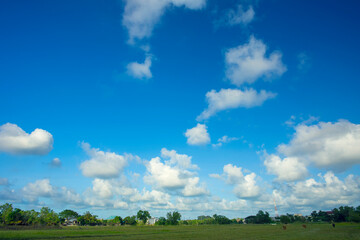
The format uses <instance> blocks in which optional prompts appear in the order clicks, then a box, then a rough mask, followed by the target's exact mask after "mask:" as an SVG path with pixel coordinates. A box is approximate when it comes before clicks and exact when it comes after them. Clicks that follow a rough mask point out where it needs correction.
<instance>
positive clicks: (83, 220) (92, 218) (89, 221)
mask: <svg viewBox="0 0 360 240" xmlns="http://www.w3.org/2000/svg"><path fill="white" fill-rule="evenodd" d="M77 220H78V222H79V224H80V225H90V226H94V225H97V224H99V221H98V220H97V216H96V215H92V214H91V213H90V212H89V211H87V212H85V213H84V215H82V216H79V217H78V219H77Z"/></svg>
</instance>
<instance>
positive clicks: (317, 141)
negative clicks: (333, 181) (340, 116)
mask: <svg viewBox="0 0 360 240" xmlns="http://www.w3.org/2000/svg"><path fill="white" fill-rule="evenodd" d="M359 146H360V124H353V123H350V122H348V121H345V120H340V121H338V122H335V123H331V122H320V123H318V124H314V125H309V126H307V125H305V124H300V125H297V126H296V127H295V134H294V136H293V138H292V139H291V141H290V143H289V144H281V145H279V146H278V152H279V153H281V154H284V155H285V156H287V157H296V158H297V159H298V161H299V162H303V163H306V164H314V165H315V166H317V167H320V168H330V169H334V170H340V171H342V170H345V169H347V168H350V167H351V166H353V165H355V164H360V147H359Z"/></svg>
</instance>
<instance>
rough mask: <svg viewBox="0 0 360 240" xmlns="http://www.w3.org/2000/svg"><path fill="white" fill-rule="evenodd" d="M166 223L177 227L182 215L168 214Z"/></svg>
mask: <svg viewBox="0 0 360 240" xmlns="http://www.w3.org/2000/svg"><path fill="white" fill-rule="evenodd" d="M166 219H167V220H166V221H167V224H169V225H177V224H178V223H179V220H180V219H181V214H180V213H179V212H177V211H174V212H168V213H167V214H166Z"/></svg>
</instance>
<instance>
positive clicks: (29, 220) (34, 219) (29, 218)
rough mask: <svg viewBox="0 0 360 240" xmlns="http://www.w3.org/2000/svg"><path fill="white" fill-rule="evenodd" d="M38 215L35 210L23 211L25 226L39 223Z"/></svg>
mask: <svg viewBox="0 0 360 240" xmlns="http://www.w3.org/2000/svg"><path fill="white" fill-rule="evenodd" d="M39 215H40V214H39V213H38V212H36V211H35V210H30V211H24V218H25V224H27V225H35V224H38V223H40V219H39Z"/></svg>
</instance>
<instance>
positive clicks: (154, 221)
mask: <svg viewBox="0 0 360 240" xmlns="http://www.w3.org/2000/svg"><path fill="white" fill-rule="evenodd" d="M157 221H159V219H158V218H156V217H152V218H149V219H148V221H147V224H148V225H154V224H155V223H156V222H157Z"/></svg>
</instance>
